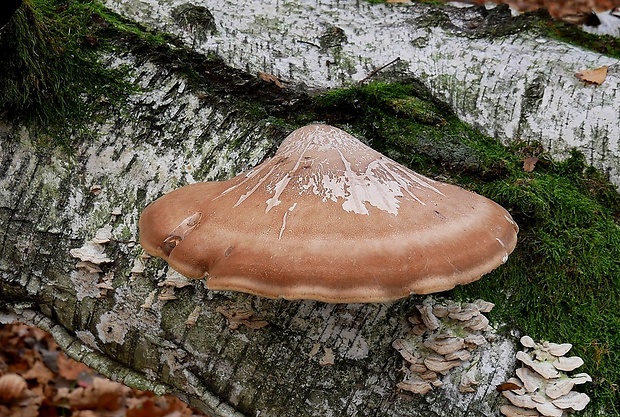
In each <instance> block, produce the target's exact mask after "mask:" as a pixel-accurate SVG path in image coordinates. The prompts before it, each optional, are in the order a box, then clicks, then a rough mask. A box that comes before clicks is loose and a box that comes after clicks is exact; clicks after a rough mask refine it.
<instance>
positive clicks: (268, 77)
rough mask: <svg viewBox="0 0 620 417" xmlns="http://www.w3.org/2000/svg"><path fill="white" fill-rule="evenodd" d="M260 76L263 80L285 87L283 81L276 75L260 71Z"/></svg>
mask: <svg viewBox="0 0 620 417" xmlns="http://www.w3.org/2000/svg"><path fill="white" fill-rule="evenodd" d="M258 77H259V78H260V79H261V80H263V81H267V82H268V83H273V84H275V85H276V86H277V87H279V88H284V84H282V81H280V80H279V79H278V77H276V76H275V75H272V74H267V73H266V72H259V73H258Z"/></svg>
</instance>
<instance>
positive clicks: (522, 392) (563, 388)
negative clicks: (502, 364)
mask: <svg viewBox="0 0 620 417" xmlns="http://www.w3.org/2000/svg"><path fill="white" fill-rule="evenodd" d="M521 344H522V345H523V346H524V347H525V350H523V351H519V352H517V359H518V360H519V361H520V362H522V363H523V367H521V368H518V369H517V370H516V374H517V378H510V379H509V380H508V382H509V383H513V384H514V386H515V387H516V388H515V389H509V390H506V391H502V395H503V396H504V397H506V399H508V401H510V403H511V404H507V405H504V406H502V407H501V410H500V411H501V413H502V414H503V415H505V416H507V417H512V416H549V417H563V416H566V415H567V414H568V412H570V411H581V410H583V409H584V408H585V407H586V405H588V403H589V402H590V397H588V395H587V394H584V393H582V392H577V391H573V388H574V387H575V385H579V384H584V383H586V382H591V381H592V378H591V377H590V375H588V374H586V373H579V374H574V375H572V376H568V375H567V374H566V373H565V372H564V371H566V372H568V371H573V370H575V369H577V368H578V367H580V366H581V365H583V360H582V359H581V358H579V357H578V356H571V357H565V356H564V355H565V354H566V353H568V351H569V350H570V349H571V348H572V345H571V344H570V343H563V344H557V343H549V342H542V343H536V342H535V341H534V340H533V339H532V338H531V337H529V336H523V337H522V338H521ZM530 349H531V351H529V350H530Z"/></svg>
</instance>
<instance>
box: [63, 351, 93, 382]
mask: <svg viewBox="0 0 620 417" xmlns="http://www.w3.org/2000/svg"><path fill="white" fill-rule="evenodd" d="M56 362H57V363H58V373H59V374H60V376H61V377H63V378H65V379H66V380H68V381H75V380H76V379H78V377H79V376H80V374H82V373H86V374H88V373H90V372H92V371H91V370H90V368H89V367H88V366H86V365H84V364H83V363H81V362H76V361H74V360H73V359H71V358H69V357H68V356H67V355H65V354H64V353H60V354H59V355H58V359H57V360H56Z"/></svg>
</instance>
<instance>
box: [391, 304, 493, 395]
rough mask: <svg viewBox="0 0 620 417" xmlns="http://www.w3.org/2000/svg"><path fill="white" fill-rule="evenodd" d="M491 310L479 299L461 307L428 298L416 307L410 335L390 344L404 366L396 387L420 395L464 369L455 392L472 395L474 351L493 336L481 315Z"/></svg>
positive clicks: (474, 371)
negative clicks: (401, 377) (401, 358)
mask: <svg viewBox="0 0 620 417" xmlns="http://www.w3.org/2000/svg"><path fill="white" fill-rule="evenodd" d="M493 307H494V304H493V303H489V302H487V301H483V300H477V301H475V302H474V303H462V304H461V303H456V302H454V301H446V302H437V301H435V300H434V299H433V298H432V297H428V298H426V299H425V300H424V302H423V303H422V305H419V306H416V309H417V312H414V314H413V315H412V316H410V317H409V322H410V323H411V324H412V325H413V328H412V330H411V332H410V333H409V334H407V335H406V336H405V337H403V338H402V339H396V340H394V342H392V347H393V348H394V349H396V350H397V351H398V353H400V355H401V356H402V357H403V359H404V360H405V361H406V362H407V364H408V365H407V367H406V368H404V373H405V378H404V380H403V381H401V382H399V383H397V384H396V386H397V387H398V388H400V389H402V390H405V391H409V392H412V393H414V394H420V395H424V394H426V393H427V392H429V391H431V390H432V389H433V388H434V387H440V386H442V385H443V381H442V378H443V376H444V375H448V374H449V373H450V372H451V370H452V369H453V368H459V367H465V368H466V369H467V370H466V371H462V372H461V373H460V380H459V391H461V392H463V393H465V392H475V391H476V388H475V387H476V385H478V375H477V374H478V369H477V363H478V362H479V358H477V357H475V355H476V349H477V348H478V346H481V345H484V344H486V343H487V342H488V340H487V339H492V337H493V334H492V333H490V330H491V326H489V320H488V319H487V318H486V317H485V316H484V314H483V313H488V312H489V311H491V309H492V308H493ZM452 379H454V378H452Z"/></svg>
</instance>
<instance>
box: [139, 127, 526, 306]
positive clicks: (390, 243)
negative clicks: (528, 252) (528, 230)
mask: <svg viewBox="0 0 620 417" xmlns="http://www.w3.org/2000/svg"><path fill="white" fill-rule="evenodd" d="M139 227H140V241H141V243H142V246H143V247H144V249H145V250H146V251H147V252H148V253H150V254H152V255H155V256H159V257H162V258H164V259H165V260H166V261H167V262H168V263H169V264H170V265H171V266H172V268H174V269H176V270H177V271H179V272H180V273H181V274H183V275H185V276H187V277H191V278H197V279H200V278H206V279H207V287H208V288H210V289H214V290H236V291H242V292H248V293H252V294H255V295H261V296H265V297H272V298H278V297H282V298H285V299H314V300H320V301H325V302H332V303H353V302H384V301H390V300H395V299H398V298H401V297H406V296H408V295H409V294H412V293H417V294H427V293H432V292H438V291H444V290H449V289H451V288H453V287H454V286H456V285H459V284H467V283H469V282H471V281H475V280H477V279H479V278H480V277H481V276H482V275H483V274H486V273H487V272H489V271H491V270H492V269H494V268H495V267H497V266H498V265H500V264H502V263H503V262H505V261H506V259H507V258H508V255H509V254H510V253H511V252H512V250H513V249H514V247H515V244H516V240H517V231H518V228H517V226H516V224H515V223H514V222H513V220H512V218H511V217H510V215H509V214H508V212H507V211H506V210H504V209H503V208H502V207H500V206H499V205H497V204H496V203H494V202H493V201H491V200H489V199H487V198H485V197H482V196H480V195H477V194H475V193H472V192H470V191H466V190H464V189H462V188H459V187H457V186H454V185H449V184H444V183H440V182H437V181H433V180H431V179H429V178H426V177H424V176H422V175H419V174H417V173H415V172H413V171H411V170H409V169H408V168H405V167H404V166H402V165H399V164H398V163H396V162H394V161H392V160H391V159H389V158H387V157H385V156H383V155H382V154H380V153H378V152H375V151H374V150H372V149H371V148H369V147H368V146H366V145H364V144H363V143H361V142H360V141H358V140H357V139H355V138H354V137H353V136H351V135H349V134H347V133H346V132H344V131H342V130H340V129H337V128H335V127H331V126H326V125H310V126H306V127H302V128H300V129H298V130H296V131H294V132H293V133H291V134H290V135H289V136H288V137H287V138H286V139H285V140H284V142H283V143H282V145H281V146H280V148H279V149H278V151H277V152H276V154H275V155H274V157H273V158H271V159H269V160H267V161H265V162H264V163H262V164H261V165H259V166H257V167H256V168H254V169H252V170H250V171H248V172H246V173H242V174H240V175H237V176H236V177H234V178H232V179H230V180H228V181H212V182H205V183H197V184H191V185H188V186H185V187H183V188H181V189H178V190H176V191H173V192H171V193H169V194H167V195H165V196H163V197H162V198H160V199H159V200H157V201H155V202H154V203H152V204H151V205H149V206H148V207H147V208H146V209H145V210H144V212H143V213H142V216H141V217H140V223H139Z"/></svg>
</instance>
